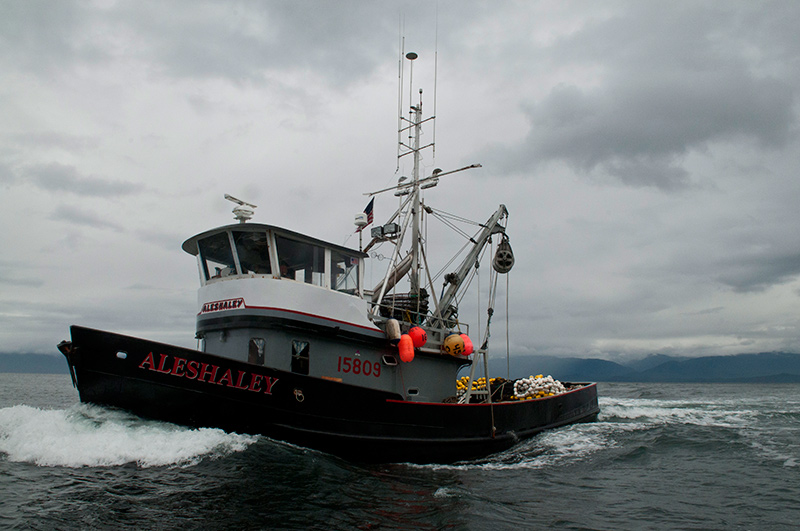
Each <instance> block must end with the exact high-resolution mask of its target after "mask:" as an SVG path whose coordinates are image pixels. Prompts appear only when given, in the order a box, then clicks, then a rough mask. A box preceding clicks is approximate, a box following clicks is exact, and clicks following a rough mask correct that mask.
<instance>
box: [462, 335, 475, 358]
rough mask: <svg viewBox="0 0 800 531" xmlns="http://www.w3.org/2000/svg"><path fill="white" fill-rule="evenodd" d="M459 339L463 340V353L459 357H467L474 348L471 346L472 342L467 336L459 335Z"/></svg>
mask: <svg viewBox="0 0 800 531" xmlns="http://www.w3.org/2000/svg"><path fill="white" fill-rule="evenodd" d="M461 339H463V340H464V353H463V354H461V355H462V356H469V355H470V354H472V352H473V351H474V350H475V347H474V346H473V344H472V340H471V339H470V338H469V336H468V335H467V334H461Z"/></svg>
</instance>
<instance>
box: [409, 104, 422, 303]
mask: <svg viewBox="0 0 800 531" xmlns="http://www.w3.org/2000/svg"><path fill="white" fill-rule="evenodd" d="M411 111H412V113H413V114H412V115H413V122H414V144H413V145H414V148H413V150H414V169H413V170H412V174H411V180H412V181H413V183H414V186H413V190H414V191H413V192H412V193H413V194H414V197H413V199H412V200H411V208H412V210H411V214H412V216H413V220H412V222H411V225H412V227H411V278H410V280H411V293H414V294H416V295H419V288H420V286H419V225H420V223H419V220H420V210H421V206H422V205H420V198H419V195H420V194H419V137H420V132H421V130H422V125H421V123H420V120H421V119H422V89H419V105H417V106H416V107H414V106H413V105H412V106H411Z"/></svg>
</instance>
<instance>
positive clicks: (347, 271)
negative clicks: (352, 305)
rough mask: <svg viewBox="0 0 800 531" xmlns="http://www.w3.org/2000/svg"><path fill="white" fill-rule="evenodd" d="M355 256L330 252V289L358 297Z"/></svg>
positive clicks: (356, 260) (356, 258) (357, 260)
mask: <svg viewBox="0 0 800 531" xmlns="http://www.w3.org/2000/svg"><path fill="white" fill-rule="evenodd" d="M358 264H359V259H358V257H357V256H353V255H350V254H346V253H342V252H340V251H333V250H332V251H331V288H332V289H335V290H336V291H341V292H343V293H349V294H350V295H358Z"/></svg>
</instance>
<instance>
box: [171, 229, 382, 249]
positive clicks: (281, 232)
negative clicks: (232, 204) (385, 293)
mask: <svg viewBox="0 0 800 531" xmlns="http://www.w3.org/2000/svg"><path fill="white" fill-rule="evenodd" d="M229 230H236V231H241V232H266V231H272V232H273V233H274V234H276V235H278V236H285V237H286V238H289V239H291V240H295V241H299V242H304V243H309V244H312V245H318V246H320V247H327V248H328V249H333V250H335V251H340V252H343V253H347V254H351V255H355V256H359V257H361V258H367V257H368V256H369V255H368V254H367V253H364V252H361V251H357V250H355V249H350V248H348V247H344V246H342V245H336V244H335V243H330V242H326V241H324V240H320V239H317V238H313V237H311V236H307V235H305V234H301V233H299V232H294V231H292V230H289V229H284V228H282V227H276V226H274V225H264V224H263V223H233V224H231V225H225V226H224V227H217V228H215V229H211V230H207V231H205V232H201V233H200V234H196V235H194V236H192V237H191V238H189V239H188V240H186V241H185V242H183V245H181V248H182V249H183V250H184V251H186V252H187V253H189V254H191V255H195V256H197V253H198V250H197V242H198V240H202V239H203V238H207V237H208V236H211V235H213V234H217V233H220V232H227V231H229Z"/></svg>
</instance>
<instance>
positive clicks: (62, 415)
mask: <svg viewBox="0 0 800 531" xmlns="http://www.w3.org/2000/svg"><path fill="white" fill-rule="evenodd" d="M256 440H257V437H252V436H248V435H238V434H235V433H226V432H224V431H222V430H219V429H211V428H200V429H191V428H185V427H181V426H176V425H174V424H169V423H164V422H155V421H145V420H141V419H139V418H138V417H135V416H133V415H129V414H127V413H124V412H121V411H115V410H109V409H105V408H101V407H97V406H92V405H87V404H76V405H75V406H72V407H70V408H69V409H62V410H46V409H39V408H35V407H30V406H25V405H18V406H14V407H7V408H2V409H0V453H2V454H5V455H6V456H7V459H8V460H9V461H15V462H28V463H34V464H37V465H40V466H66V467H83V466H116V465H123V464H126V463H136V464H138V465H139V466H142V467H151V466H171V465H179V466H183V465H192V464H195V463H197V462H199V461H200V460H202V459H203V458H205V457H211V458H213V457H218V456H222V455H228V454H230V453H232V452H240V451H243V450H244V449H245V448H247V447H248V446H249V445H250V444H252V443H254V442H255V441H256Z"/></svg>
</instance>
